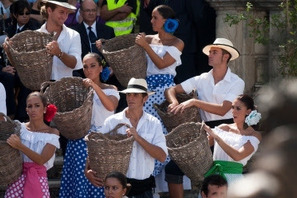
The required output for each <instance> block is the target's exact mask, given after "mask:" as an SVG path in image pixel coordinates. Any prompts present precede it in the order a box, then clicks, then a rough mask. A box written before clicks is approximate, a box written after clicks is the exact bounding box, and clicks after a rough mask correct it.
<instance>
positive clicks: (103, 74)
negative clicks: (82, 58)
mask: <svg viewBox="0 0 297 198" xmlns="http://www.w3.org/2000/svg"><path fill="white" fill-rule="evenodd" d="M109 75H110V69H109V68H108V67H104V68H103V70H102V72H101V74H100V76H101V80H102V81H103V82H106V81H107V80H108V78H109Z"/></svg>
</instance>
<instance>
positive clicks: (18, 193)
mask: <svg viewBox="0 0 297 198" xmlns="http://www.w3.org/2000/svg"><path fill="white" fill-rule="evenodd" d="M25 179H26V176H25V175H24V174H23V175H21V176H20V177H19V179H18V180H17V181H15V182H14V183H12V184H10V185H9V186H8V188H7V190H6V192H5V196H4V197H5V198H22V197H24V195H23V191H24V185H25ZM39 182H40V185H41V190H42V193H43V195H42V198H50V193H49V187H48V180H47V177H39Z"/></svg>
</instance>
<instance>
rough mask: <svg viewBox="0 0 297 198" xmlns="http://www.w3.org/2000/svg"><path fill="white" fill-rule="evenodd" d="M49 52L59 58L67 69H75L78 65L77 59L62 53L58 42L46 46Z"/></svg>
mask: <svg viewBox="0 0 297 198" xmlns="http://www.w3.org/2000/svg"><path fill="white" fill-rule="evenodd" d="M46 49H47V52H48V53H49V54H51V55H53V56H57V57H58V58H59V59H60V60H61V61H62V62H63V63H64V64H65V65H66V66H67V67H69V68H71V69H74V68H75V66H76V63H77V60H76V57H75V56H73V55H70V54H67V53H66V52H62V50H61V49H60V47H59V44H58V42H57V41H52V42H49V43H48V44H47V45H46Z"/></svg>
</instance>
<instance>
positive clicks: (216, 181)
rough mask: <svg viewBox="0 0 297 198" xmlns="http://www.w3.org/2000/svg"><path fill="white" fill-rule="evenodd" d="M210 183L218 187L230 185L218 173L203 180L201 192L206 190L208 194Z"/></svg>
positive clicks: (205, 192)
mask: <svg viewBox="0 0 297 198" xmlns="http://www.w3.org/2000/svg"><path fill="white" fill-rule="evenodd" d="M208 185H215V186H218V187H222V186H228V183H227V180H226V179H225V178H224V177H223V176H221V175H218V174H214V175H210V176H208V177H206V178H205V179H204V180H203V183H202V186H201V192H204V194H205V195H208Z"/></svg>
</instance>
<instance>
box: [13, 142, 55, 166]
mask: <svg viewBox="0 0 297 198" xmlns="http://www.w3.org/2000/svg"><path fill="white" fill-rule="evenodd" d="M18 149H19V150H20V151H21V152H22V153H24V154H25V155H26V156H27V157H28V158H30V159H31V160H32V161H33V162H35V163H36V164H39V165H43V164H45V163H46V162H47V161H48V160H49V159H50V157H51V156H52V155H53V154H54V151H55V149H53V151H52V153H51V154H47V155H43V154H38V153H36V152H35V151H32V150H31V149H30V148H28V147H26V146H25V145H23V144H22V145H21V146H20V147H19V148H18Z"/></svg>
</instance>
